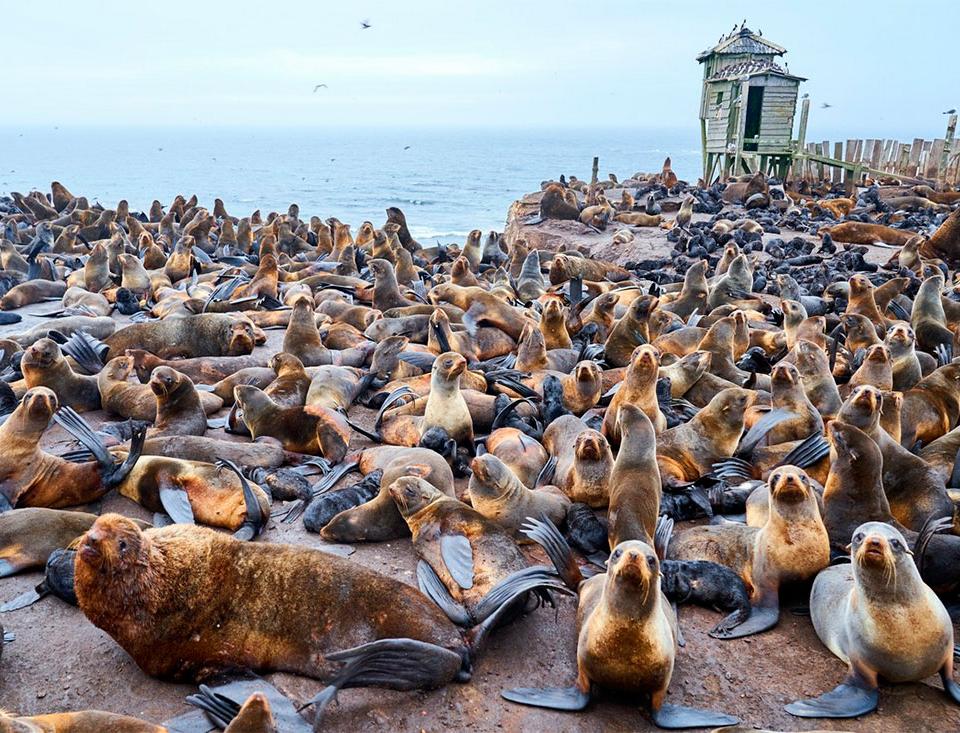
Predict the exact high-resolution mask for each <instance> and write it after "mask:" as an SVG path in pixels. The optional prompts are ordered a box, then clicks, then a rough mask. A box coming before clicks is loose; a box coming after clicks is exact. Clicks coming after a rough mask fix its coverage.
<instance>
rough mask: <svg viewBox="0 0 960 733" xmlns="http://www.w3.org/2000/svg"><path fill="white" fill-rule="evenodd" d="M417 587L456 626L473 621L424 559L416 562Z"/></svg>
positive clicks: (468, 624)
mask: <svg viewBox="0 0 960 733" xmlns="http://www.w3.org/2000/svg"><path fill="white" fill-rule="evenodd" d="M417 587H419V588H420V592H421V593H423V594H424V595H425V596H426V597H427V598H429V599H430V600H431V601H433V602H434V603H436V604H437V606H438V607H439V608H440V610H441V611H443V612H444V613H445V614H446V616H447V618H448V619H450V620H451V621H453V623H455V624H456V625H457V626H463V627H468V626H470V625H471V624H472V623H473V619H472V618H470V614H469V613H468V612H467V609H466V608H465V607H464V606H462V605H461V604H459V603H457V602H456V601H455V600H454V599H453V596H451V595H450V591H448V590H447V586H445V585H444V584H443V581H442V580H440V576H438V575H437V573H436V571H435V570H434V569H433V568H432V567H430V563H428V562H427V561H426V560H421V561H420V562H418V563H417Z"/></svg>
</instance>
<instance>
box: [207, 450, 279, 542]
mask: <svg viewBox="0 0 960 733" xmlns="http://www.w3.org/2000/svg"><path fill="white" fill-rule="evenodd" d="M216 466H217V468H218V469H224V468H228V469H230V470H231V471H233V472H234V473H235V474H237V478H239V479H240V487H241V489H242V490H243V504H244V506H245V507H246V510H247V516H246V518H245V519H244V520H243V524H242V525H240V529H238V530H237V531H236V532H234V533H233V536H234V537H236V538H237V539H238V540H240V541H242V542H249V541H250V540H252V539H254V538H255V537H256V536H257V535H259V534H260V533H261V532H263V529H264V527H266V525H267V522H266V518H265V517H264V516H263V509H262V508H261V507H260V500H259V499H258V498H257V495H256V494H255V493H253V488H252V487H251V486H250V482H249V481H247V477H246V476H244V475H243V472H242V471H241V470H240V468H239V466H237V464H236V463H234V462H233V461H230V460H227V459H226V458H221V459H220V460H219V461H217V463H216Z"/></svg>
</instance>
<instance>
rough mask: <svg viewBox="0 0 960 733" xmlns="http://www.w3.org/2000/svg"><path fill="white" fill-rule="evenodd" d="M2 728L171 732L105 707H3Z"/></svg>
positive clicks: (6, 731)
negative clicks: (15, 711)
mask: <svg viewBox="0 0 960 733" xmlns="http://www.w3.org/2000/svg"><path fill="white" fill-rule="evenodd" d="M227 730H230V728H228V729H227ZM0 731H3V733H168V730H167V728H165V727H163V726H160V725H153V724H152V723H148V722H146V721H144V720H140V719H139V718H132V717H130V716H129V715H118V714H116V713H107V712H103V711H102V710H83V711H81V712H75V713H50V714H48V715H30V716H18V717H14V716H12V715H9V714H7V713H5V712H3V711H0ZM236 731H237V729H233V730H232V731H231V733H236Z"/></svg>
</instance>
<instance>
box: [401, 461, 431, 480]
mask: <svg viewBox="0 0 960 733" xmlns="http://www.w3.org/2000/svg"><path fill="white" fill-rule="evenodd" d="M406 474H407V476H416V477H417V478H422V479H425V478H426V477H427V476H429V475H430V467H429V466H426V465H424V464H422V463H414V464H413V465H412V466H407V468H406Z"/></svg>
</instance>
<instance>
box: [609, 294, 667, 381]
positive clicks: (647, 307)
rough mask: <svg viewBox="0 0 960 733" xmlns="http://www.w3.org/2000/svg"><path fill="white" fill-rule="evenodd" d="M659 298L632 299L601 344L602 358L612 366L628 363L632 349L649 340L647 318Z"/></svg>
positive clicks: (631, 355) (621, 365) (650, 296)
mask: <svg viewBox="0 0 960 733" xmlns="http://www.w3.org/2000/svg"><path fill="white" fill-rule="evenodd" d="M659 302H660V301H659V299H657V298H655V297H654V296H652V295H644V296H641V297H639V298H637V299H636V300H634V301H633V302H632V303H631V304H630V307H629V308H627V312H626V313H625V314H624V315H623V317H622V318H620V320H618V321H617V322H616V324H615V325H614V327H613V328H612V329H611V331H610V335H609V336H608V337H607V340H606V342H605V343H604V346H603V353H604V359H605V360H606V362H607V363H608V364H609V365H610V366H612V367H624V366H627V364H629V363H630V359H631V358H632V357H633V352H634V350H635V349H636V348H637V347H638V346H641V345H643V344H645V343H648V342H649V341H650V338H649V336H650V329H649V328H648V325H647V319H648V318H649V317H650V314H651V313H653V311H654V310H656V308H657V304H658V303H659Z"/></svg>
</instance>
